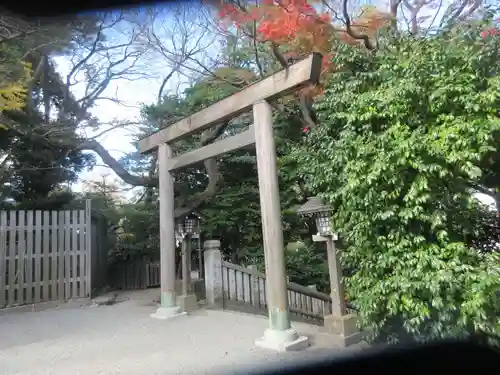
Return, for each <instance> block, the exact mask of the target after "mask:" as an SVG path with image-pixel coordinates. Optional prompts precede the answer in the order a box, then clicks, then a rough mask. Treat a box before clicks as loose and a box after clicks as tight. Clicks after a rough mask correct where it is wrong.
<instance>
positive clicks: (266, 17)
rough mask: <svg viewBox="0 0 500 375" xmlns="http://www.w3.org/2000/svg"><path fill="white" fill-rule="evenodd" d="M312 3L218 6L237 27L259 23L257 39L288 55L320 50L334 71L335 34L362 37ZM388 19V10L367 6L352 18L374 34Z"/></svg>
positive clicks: (268, 0) (292, 0)
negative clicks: (384, 11)
mask: <svg viewBox="0 0 500 375" xmlns="http://www.w3.org/2000/svg"><path fill="white" fill-rule="evenodd" d="M312 3H313V2H312V1H308V0H260V1H259V2H258V3H257V4H256V5H250V4H249V5H246V6H245V7H242V6H240V5H238V4H231V3H227V2H224V3H220V4H219V6H218V8H219V14H218V16H219V18H220V20H221V21H222V22H223V23H224V24H225V25H226V26H233V27H236V28H242V27H243V26H245V25H248V24H249V23H251V24H252V26H253V24H254V23H255V25H256V35H255V37H256V38H257V40H259V41H260V42H273V43H275V44H277V45H278V46H283V47H285V48H286V53H285V57H286V58H289V57H293V58H302V57H305V56H307V55H308V54H310V53H312V52H319V53H321V54H322V55H323V56H324V58H323V72H329V71H333V70H334V69H335V67H334V66H333V64H332V63H331V57H332V47H333V40H334V38H333V37H334V36H337V37H338V39H339V40H341V41H343V42H345V43H349V44H359V40H357V39H354V38H352V37H350V36H349V35H348V34H347V33H346V32H345V30H344V29H343V28H340V27H336V26H335V25H334V23H333V22H332V15H331V14H330V13H328V12H319V11H318V10H316V9H315V8H314V7H313V5H311V4H312ZM388 21H389V17H388V15H387V14H386V13H382V12H379V11H377V10H375V9H373V8H366V9H365V10H364V12H363V13H362V14H361V16H360V17H358V18H357V19H356V20H355V21H352V29H353V30H355V31H356V32H357V33H363V34H365V35H368V36H369V37H373V36H374V35H375V33H376V31H377V30H378V29H380V28H381V27H384V26H386V25H387V24H388Z"/></svg>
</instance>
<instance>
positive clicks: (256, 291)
mask: <svg viewBox="0 0 500 375" xmlns="http://www.w3.org/2000/svg"><path fill="white" fill-rule="evenodd" d="M248 269H249V270H251V271H252V275H251V276H250V293H251V294H250V296H251V297H250V298H251V299H252V306H254V307H260V286H259V277H258V276H257V266H256V265H255V264H252V265H250V266H248Z"/></svg>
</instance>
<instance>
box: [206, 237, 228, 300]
mask: <svg viewBox="0 0 500 375" xmlns="http://www.w3.org/2000/svg"><path fill="white" fill-rule="evenodd" d="M203 248H204V257H205V272H204V273H205V275H204V276H205V294H206V301H207V305H208V306H209V307H211V308H217V309H222V308H223V301H224V285H223V283H222V253H221V251H220V241H218V240H208V241H205V242H204V243H203Z"/></svg>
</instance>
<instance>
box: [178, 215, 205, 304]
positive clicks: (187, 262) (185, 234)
mask: <svg viewBox="0 0 500 375" xmlns="http://www.w3.org/2000/svg"><path fill="white" fill-rule="evenodd" d="M199 235H200V215H198V214H196V213H190V214H189V215H187V216H186V217H185V218H184V219H183V220H182V221H180V222H178V223H177V228H176V237H177V236H179V237H178V238H179V239H180V240H181V241H180V242H181V245H182V246H181V251H182V293H181V295H180V296H179V297H177V299H178V303H179V306H180V307H181V309H182V310H183V311H188V310H192V309H193V308H195V307H196V306H197V304H198V300H197V298H196V295H195V294H194V293H193V291H192V286H191V269H192V267H191V240H192V238H193V237H195V236H196V237H197V238H198V239H199ZM198 250H199V249H198Z"/></svg>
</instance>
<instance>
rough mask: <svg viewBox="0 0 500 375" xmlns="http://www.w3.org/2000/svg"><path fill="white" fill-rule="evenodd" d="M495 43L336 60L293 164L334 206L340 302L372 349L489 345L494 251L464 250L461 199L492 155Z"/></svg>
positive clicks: (498, 325) (499, 305)
mask: <svg viewBox="0 0 500 375" xmlns="http://www.w3.org/2000/svg"><path fill="white" fill-rule="evenodd" d="M474 35H477V37H475V36H474ZM499 39H500V38H496V39H495V38H490V39H488V40H487V41H486V40H482V39H480V38H479V30H476V33H475V34H474V32H473V31H469V32H468V34H467V35H464V36H462V34H460V33H457V34H453V33H452V32H449V33H448V34H442V35H439V36H434V37H429V38H426V39H414V38H413V39H406V38H401V39H400V40H398V41H395V42H394V43H393V44H392V45H391V46H390V47H387V48H386V49H380V50H379V51H377V52H376V53H365V52H363V51H361V50H360V49H357V48H355V47H351V46H342V47H339V48H338V50H336V55H335V57H334V58H333V62H334V63H335V64H336V66H338V67H339V73H337V74H333V75H332V76H331V78H330V79H329V81H328V82H327V85H326V86H327V87H326V90H325V94H324V97H323V98H322V99H321V100H320V101H319V102H318V103H317V105H316V110H317V114H318V117H319V120H320V121H319V123H320V126H318V127H317V128H315V129H314V130H313V131H311V132H310V133H309V135H308V136H307V139H306V142H305V144H304V145H300V146H297V147H296V148H295V150H294V152H293V155H292V156H293V157H294V158H296V160H297V161H298V165H299V168H300V173H301V174H302V175H303V176H304V177H305V178H306V180H307V183H308V186H309V187H310V188H311V189H312V190H313V191H315V192H318V193H320V194H321V195H322V197H323V198H325V200H327V201H328V203H330V204H331V205H332V206H333V207H335V226H336V229H337V230H338V231H339V232H340V234H341V236H342V239H343V241H344V243H345V251H344V252H343V259H342V260H343V264H344V266H346V267H350V268H353V269H356V271H355V272H354V273H353V274H352V275H351V276H350V277H347V278H346V286H347V292H348V295H349V298H350V300H351V301H352V302H354V303H355V305H357V308H359V311H360V312H359V316H360V323H361V325H362V326H364V327H369V328H370V329H371V332H372V338H373V339H375V338H378V339H383V340H389V341H398V340H405V339H411V340H430V339H436V338H446V337H459V336H464V335H470V334H473V333H485V334H489V335H493V336H495V335H498V333H499V332H500V320H499V319H500V318H499V317H500V299H499V298H498V293H499V290H500V267H499V256H498V252H495V251H490V252H486V253H484V252H481V251H479V250H480V249H478V248H477V247H476V246H475V243H474V241H471V240H470V236H471V234H472V235H473V234H474V230H472V231H471V229H474V228H477V222H475V221H474V220H475V218H477V217H479V216H484V210H485V208H484V207H482V206H481V205H478V204H477V203H476V202H475V200H474V198H473V197H472V195H471V192H472V191H473V190H474V188H475V187H477V186H480V185H482V184H483V180H482V176H483V175H484V173H485V169H484V167H483V165H484V163H482V162H483V160H484V158H485V157H487V156H488V155H491V154H494V153H496V152H497V149H498V144H497V143H496V139H497V137H495V135H496V134H497V133H498V132H499V131H500V118H499V112H498V108H500V76H499V74H498V73H499V72H500V53H499V51H500V48H499V46H500V41H499Z"/></svg>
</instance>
